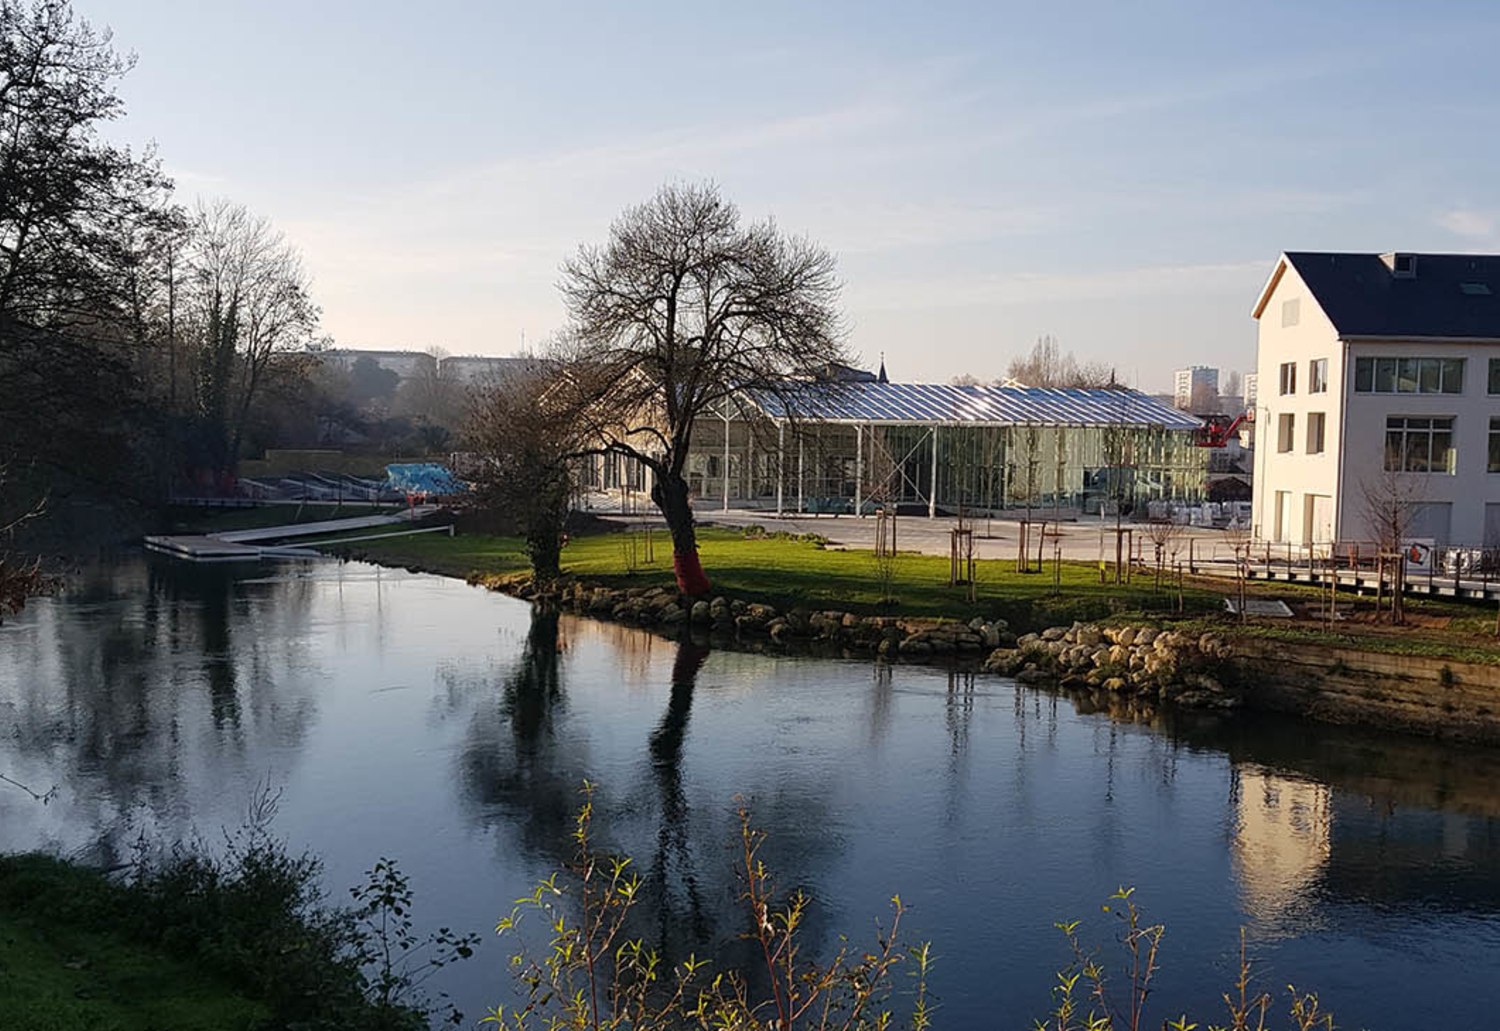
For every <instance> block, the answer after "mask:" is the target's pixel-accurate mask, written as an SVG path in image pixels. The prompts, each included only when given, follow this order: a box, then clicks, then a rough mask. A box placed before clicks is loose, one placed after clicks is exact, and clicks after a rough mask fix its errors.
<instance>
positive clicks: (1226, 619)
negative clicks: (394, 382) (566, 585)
mask: <svg viewBox="0 0 1500 1031" xmlns="http://www.w3.org/2000/svg"><path fill="white" fill-rule="evenodd" d="M652 544H653V550H654V561H648V560H647V551H646V542H645V535H644V534H642V533H639V532H636V533H605V534H593V535H590V536H587V537H578V538H575V539H574V540H573V541H571V542H570V543H569V544H568V546H567V547H566V548H565V549H564V550H563V561H562V567H563V572H564V574H565V576H568V577H571V578H574V579H581V580H585V581H587V582H589V583H590V584H597V585H600V586H606V587H611V588H637V587H639V588H646V589H652V588H657V587H669V586H671V584H672V583H673V579H672V572H671V556H670V545H669V543H668V542H667V540H666V538H665V535H664V534H662V533H660V532H658V533H657V534H656V535H655V537H654V540H653V542H652ZM699 544H700V551H699V553H700V556H701V558H702V561H703V566H704V568H705V569H706V570H707V571H708V574H709V576H710V577H711V578H712V579H713V583H714V593H722V594H724V595H726V596H728V597H730V598H735V599H739V600H742V601H744V602H746V603H760V604H769V605H773V606H775V607H777V608H778V609H780V610H783V611H793V610H797V609H801V610H805V611H815V610H820V609H829V608H838V609H841V610H843V611H847V612H854V613H856V614H858V615H900V616H904V617H912V618H923V619H946V620H951V621H957V622H964V623H967V622H969V621H970V620H972V619H974V618H976V617H981V618H986V619H993V618H1003V619H1005V620H1006V621H1007V622H1008V623H1009V624H1010V626H1011V627H1012V629H1014V630H1015V631H1016V632H1017V633H1026V632H1030V631H1041V630H1044V629H1047V628H1048V627H1052V626H1059V625H1063V626H1067V625H1071V624H1072V623H1074V622H1093V621H1099V620H1113V621H1118V620H1122V619H1134V620H1137V621H1145V622H1149V623H1151V624H1152V625H1154V626H1156V627H1158V628H1159V629H1166V628H1176V629H1185V630H1188V631H1190V632H1192V633H1194V634H1198V635H1201V634H1203V633H1207V632H1210V631H1213V632H1222V633H1227V634H1231V635H1232V636H1234V637H1235V638H1241V637H1247V636H1248V637H1255V638H1258V639H1261V640H1265V641H1269V642H1277V643H1279V644H1281V645H1283V646H1285V647H1288V648H1303V647H1329V646H1331V647H1338V648H1350V649H1362V650H1366V651H1372V652H1378V653H1380V654H1384V655H1400V656H1413V657H1421V658H1431V659H1440V660H1453V661H1458V662H1465V663H1474V664H1481V665H1497V666H1500V639H1497V637H1496V636H1495V625H1496V620H1495V613H1494V611H1493V610H1492V609H1489V608H1487V607H1485V606H1481V605H1478V604H1475V603H1470V602H1462V601H1452V600H1447V599H1433V598H1408V599H1407V606H1406V612H1407V621H1406V623H1405V624H1403V625H1401V626H1391V625H1390V624H1389V623H1387V622H1384V621H1382V619H1381V618H1380V615H1379V613H1377V612H1376V611H1375V605H1374V599H1372V598H1366V597H1359V596H1356V595H1353V594H1347V593H1346V594H1341V595H1340V596H1339V598H1338V608H1339V618H1338V619H1337V620H1336V621H1335V622H1333V623H1332V624H1331V629H1330V625H1329V624H1328V623H1326V622H1325V621H1324V619H1323V599H1322V598H1320V595H1319V591H1318V590H1317V589H1316V588H1312V587H1307V586H1301V585H1296V584H1289V583H1280V582H1263V581H1251V582H1250V583H1249V584H1247V594H1248V595H1249V596H1250V597H1251V598H1258V599H1266V600H1277V601H1282V602H1284V603H1286V605H1287V606H1288V608H1289V609H1290V611H1291V613H1292V615H1291V617H1290V618H1284V619H1275V618H1254V617H1252V618H1251V619H1250V620H1249V621H1248V622H1241V621H1240V620H1238V619H1237V618H1234V617H1231V616H1229V615H1228V614H1227V613H1226V612H1225V610H1224V602H1225V599H1226V598H1229V597H1230V596H1231V595H1232V594H1233V593H1234V591H1235V584H1234V582H1233V581H1230V580H1226V579H1224V578H1222V577H1213V576H1198V577H1191V576H1189V577H1184V580H1183V584H1182V588H1181V592H1180V597H1181V601H1182V611H1181V612H1178V611H1177V606H1178V598H1179V591H1178V588H1177V586H1176V585H1175V584H1174V583H1167V582H1164V583H1163V585H1162V588H1161V589H1159V590H1158V589H1157V588H1156V586H1155V573H1154V571H1152V570H1140V569H1137V570H1135V571H1134V573H1133V575H1132V578H1131V581H1130V582H1129V583H1125V584H1114V583H1100V582H1099V581H1100V575H1099V569H1098V568H1097V566H1096V565H1094V564H1091V563H1084V562H1063V563H1062V564H1061V566H1060V568H1059V569H1058V570H1056V571H1054V568H1053V565H1052V563H1050V562H1049V563H1048V564H1047V566H1046V569H1045V571H1044V572H1042V573H1018V572H1016V568H1015V562H1014V561H1008V560H996V559H985V560H979V561H976V563H975V569H976V580H977V583H976V586H975V600H974V601H973V602H970V601H969V599H968V589H967V588H966V587H950V586H948V576H949V562H948V559H947V558H945V557H942V556H933V555H918V554H908V553H905V552H903V553H901V554H900V555H899V556H897V558H896V560H895V562H894V563H893V565H892V568H891V571H890V582H891V594H892V595H893V600H891V601H889V602H885V601H883V600H882V598H883V595H884V594H885V589H884V587H883V586H882V580H881V571H880V569H879V568H878V565H877V563H876V562H875V560H874V558H873V556H871V555H870V553H869V552H861V551H853V550H851V551H839V550H834V549H831V548H829V549H825V548H823V547H822V546H821V544H822V539H821V538H818V537H814V536H808V537H791V536H787V535H778V534H772V535H760V534H755V533H753V532H752V533H751V534H749V535H747V534H746V533H743V532H740V531H737V530H729V529H719V528H708V527H706V528H704V529H702V530H700V533H699ZM327 547H328V550H330V551H332V552H333V553H336V554H343V555H345V556H347V557H350V558H362V559H366V560H368V561H371V562H377V563H380V564H383V565H390V566H397V567H400V568H404V569H411V570H414V571H420V572H430V573H439V574H442V575H445V576H453V577H459V578H462V579H466V580H469V581H472V582H487V581H494V580H497V579H503V578H505V577H513V576H524V575H525V573H526V571H527V568H528V566H527V560H526V553H525V547H524V544H523V542H522V541H521V539H520V538H517V537H500V536H492V535H488V534H474V533H460V534H458V535H457V536H455V537H452V538H449V537H445V536H440V535H427V536H421V537H407V538H394V539H390V540H383V541H370V542H366V543H362V544H359V545H355V546H350V547H348V548H344V549H340V548H338V547H337V545H327ZM1055 574H1056V575H1055ZM1168 579H1170V577H1168Z"/></svg>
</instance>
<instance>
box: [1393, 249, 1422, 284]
mask: <svg viewBox="0 0 1500 1031" xmlns="http://www.w3.org/2000/svg"><path fill="white" fill-rule="evenodd" d="M1391 276H1392V277H1393V278H1395V279H1416V278H1417V256H1416V255H1415V254H1395V255H1392V256H1391Z"/></svg>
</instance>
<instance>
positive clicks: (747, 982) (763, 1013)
mask: <svg viewBox="0 0 1500 1031" xmlns="http://www.w3.org/2000/svg"><path fill="white" fill-rule="evenodd" d="M594 790H595V787H594V785H592V784H589V783H588V782H585V783H584V786H583V794H584V802H583V805H582V806H581V807H580V809H579V811H578V817H577V820H576V823H575V827H574V831H573V841H574V846H575V849H574V856H573V859H572V861H571V862H570V863H569V864H568V865H567V866H566V867H565V868H564V869H563V870H561V871H558V872H557V873H554V874H552V875H551V876H550V877H547V878H546V879H545V880H543V881H541V882H540V883H538V884H537V886H536V889H535V891H534V892H533V893H532V894H531V895H530V896H528V897H527V898H524V899H522V900H521V901H520V902H519V903H518V904H517V906H516V908H515V909H513V910H512V911H511V913H510V914H509V915H508V916H506V917H504V918H503V919H501V920H500V922H499V924H498V926H497V927H496V930H497V932H498V933H499V934H501V935H513V934H516V933H517V931H518V929H519V928H520V926H521V924H522V921H523V919H524V917H525V914H527V913H535V914H538V915H539V916H540V917H541V918H542V920H543V921H544V922H545V924H546V927H547V929H548V934H549V936H550V942H549V950H548V951H547V952H546V954H545V955H542V956H540V957H536V956H532V955H530V954H528V952H527V950H526V949H525V948H524V947H520V948H519V949H518V951H517V952H516V954H515V957H514V958H513V959H512V961H511V965H512V967H513V968H514V969H515V970H516V971H517V976H518V978H519V980H520V983H521V985H522V987H523V988H524V990H525V1000H526V1001H525V1002H524V1003H522V1004H521V1005H519V1006H517V1007H515V1008H512V1009H507V1008H506V1007H503V1006H499V1007H494V1008H492V1009H491V1010H490V1011H489V1014H488V1016H486V1017H485V1018H484V1019H483V1020H482V1021H481V1023H482V1024H486V1025H489V1026H491V1027H492V1028H494V1029H495V1031H525V1029H528V1028H533V1027H535V1028H545V1029H548V1031H560V1029H576V1031H585V1029H609V1031H624V1029H629V1031H678V1029H683V1031H687V1029H697V1031H773V1029H776V1031H780V1029H787V1028H793V1027H798V1028H803V1029H806V1031H834V1029H837V1031H892V1029H894V1028H897V1027H907V1028H910V1029H912V1031H929V1029H931V1028H932V1027H933V1026H934V1023H933V1014H934V1010H935V1006H934V1004H933V1002H932V999H931V994H930V991H929V988H928V978H929V976H930V974H931V972H932V969H933V964H934V956H933V952H932V947H931V943H929V942H920V943H915V944H911V945H906V944H903V943H901V941H900V940H899V935H898V932H899V930H900V925H901V919H902V917H903V916H904V914H905V913H906V907H905V906H904V905H903V904H902V902H901V899H900V896H894V897H893V898H892V899H891V904H892V913H893V915H892V919H891V924H890V928H889V930H886V931H881V930H878V929H877V933H876V941H875V943H874V945H873V946H872V947H871V948H869V949H866V950H855V949H854V948H853V947H852V946H851V945H850V944H849V940H848V939H847V938H840V939H839V941H840V942H841V943H842V944H841V945H840V947H839V950H838V951H837V952H836V953H835V954H834V955H833V956H831V957H828V958H826V959H825V960H823V961H822V962H819V961H817V960H813V959H808V958H806V957H805V956H804V955H803V954H802V953H801V951H800V945H801V936H802V929H803V919H804V916H805V915H806V913H807V912H808V907H809V905H810V903H811V901H812V900H811V899H810V898H809V897H808V896H807V895H806V894H804V893H803V892H800V891H798V892H793V893H792V894H790V895H788V896H784V897H777V895H776V893H775V890H774V885H773V881H772V876H771V873H770V871H769V870H768V869H767V868H766V866H765V864H764V863H763V862H761V860H760V859H759V858H758V854H759V852H760V848H761V845H762V844H763V842H764V841H765V835H764V834H763V833H762V832H760V831H757V830H756V829H755V828H754V827H753V825H752V823H751V819H750V814H749V811H748V809H747V808H746V807H745V805H744V804H743V803H740V805H739V807H738V813H739V822H740V840H739V842H738V846H739V847H738V849H737V853H738V856H739V859H738V861H737V863H736V867H737V872H738V875H739V881H740V886H741V895H740V899H741V901H742V902H743V903H744V906H745V916H746V927H747V932H746V934H745V935H744V937H745V938H747V939H749V940H750V941H751V943H752V944H753V945H754V946H755V948H754V949H753V950H752V951H753V952H754V953H755V954H756V955H758V956H759V957H762V959H763V962H764V969H754V970H752V969H723V968H718V969H711V968H710V963H709V961H708V960H707V959H703V958H699V957H697V956H692V955H690V956H688V957H687V958H686V959H685V960H683V961H682V962H680V963H678V964H677V965H676V966H674V967H671V968H670V969H668V968H666V967H665V966H664V965H663V962H662V960H661V956H660V954H659V952H658V951H657V950H656V949H654V948H652V947H651V946H649V945H648V944H647V943H646V942H645V940H644V939H642V938H638V937H632V936H631V935H630V933H629V930H628V928H629V926H630V923H629V918H630V914H631V912H632V910H633V909H634V908H635V906H636V905H637V904H638V902H639V898H640V893H641V880H640V878H639V877H638V876H637V875H636V874H635V873H634V871H633V869H632V867H631V861H630V859H629V858H628V857H625V856H614V855H610V854H607V853H605V852H602V851H600V850H599V849H597V848H596V847H595V845H594V844H593V794H594ZM1134 896H1135V890H1134V889H1133V888H1121V889H1120V890H1119V891H1117V892H1116V893H1115V894H1114V895H1113V896H1111V897H1110V899H1109V900H1108V902H1107V903H1106V904H1105V906H1104V907H1103V908H1104V911H1105V912H1106V913H1110V914H1113V915H1114V916H1115V917H1117V918H1118V920H1119V928H1120V934H1119V937H1118V944H1119V945H1120V948H1121V951H1122V953H1123V957H1122V958H1123V963H1122V964H1121V967H1122V974H1121V976H1120V978H1119V980H1118V982H1117V981H1116V978H1115V976H1114V975H1112V974H1111V973H1110V972H1109V971H1108V969H1107V966H1106V963H1105V961H1103V960H1101V959H1100V958H1099V955H1098V950H1089V949H1087V948H1086V947H1085V946H1084V944H1083V943H1082V941H1081V939H1080V937H1079V933H1078V929H1079V926H1080V924H1079V922H1078V921H1073V922H1071V923H1060V924H1057V925H1056V926H1057V928H1058V929H1059V930H1060V931H1061V932H1062V933H1063V935H1064V937H1065V939H1066V941H1067V944H1068V949H1069V951H1070V952H1071V955H1072V962H1071V963H1070V964H1069V965H1068V966H1067V967H1065V968H1064V969H1062V970H1060V971H1059V972H1058V974H1057V981H1056V984H1054V985H1053V986H1052V988H1051V996H1052V1001H1051V1009H1050V1011H1049V1012H1048V1013H1047V1016H1046V1017H1045V1018H1043V1019H1041V1020H1037V1021H1034V1023H1033V1027H1034V1029H1035V1031H1145V1029H1146V1028H1157V1027H1160V1028H1162V1029H1163V1031H1194V1029H1197V1028H1199V1027H1200V1025H1199V1024H1197V1023H1195V1022H1193V1021H1190V1020H1188V1018H1187V1016H1186V1015H1181V1016H1178V1017H1176V1018H1171V1017H1156V1016H1152V1017H1148V1016H1147V1005H1146V1004H1147V999H1148V997H1149V996H1150V995H1151V993H1152V983H1153V981H1154V980H1155V977H1156V974H1157V973H1158V971H1159V966H1158V963H1157V960H1158V951H1159V948H1160V945H1161V940H1162V937H1163V935H1164V934H1165V932H1166V929H1165V927H1164V926H1163V925H1161V924H1148V923H1147V922H1146V920H1145V918H1144V915H1143V913H1142V911H1141V910H1140V908H1139V907H1138V905H1137V903H1136V901H1135V898H1134ZM903 963H904V964H907V965H908V967H909V977H908V978H907V981H909V985H908V987H907V989H906V990H905V991H901V990H898V984H897V976H896V975H897V973H898V968H900V967H901V964H903ZM754 965H756V966H758V965H759V961H757V962H756V963H755V964H754ZM1252 967H1253V964H1252V961H1251V959H1250V957H1249V954H1248V950H1247V948H1246V944H1245V934H1244V931H1243V930H1241V932H1240V962H1239V968H1238V977H1237V979H1236V980H1235V982H1234V984H1233V985H1232V986H1231V988H1230V990H1229V991H1226V992H1225V993H1224V996H1223V998H1224V1002H1225V1005H1226V1007H1227V1009H1228V1022H1227V1023H1225V1024H1222V1025H1219V1024H1209V1025H1204V1026H1203V1027H1204V1031H1252V1029H1254V1031H1271V1028H1272V1024H1270V1023H1268V1022H1267V1021H1268V1018H1269V1014H1270V1010H1271V1006H1272V1005H1273V1001H1274V1000H1273V999H1272V997H1271V995H1270V994H1269V993H1266V992H1260V991H1255V990H1253V989H1252V985H1253V982H1254V980H1255V974H1254V971H1253V969H1252ZM1287 991H1288V992H1289V994H1290V998H1289V1003H1288V1014H1289V1016H1290V1018H1291V1020H1290V1024H1289V1025H1288V1028H1289V1031H1333V1028H1334V1022H1333V1017H1332V1015H1331V1014H1328V1013H1326V1012H1324V1011H1323V1009H1322V1005H1321V1003H1320V1002H1319V1000H1318V997H1317V996H1316V995H1314V994H1310V993H1305V992H1298V991H1297V990H1296V989H1295V988H1292V987H1288V989H1287ZM898 999H899V1006H898V1005H897V1004H896V1001H897V1000H898ZM898 1008H899V1009H900V1010H901V1011H902V1016H901V1017H899V1018H898V1016H897V1015H896V1012H895V1011H896V1009H898ZM1001 1022H1002V1023H1004V1021H1001Z"/></svg>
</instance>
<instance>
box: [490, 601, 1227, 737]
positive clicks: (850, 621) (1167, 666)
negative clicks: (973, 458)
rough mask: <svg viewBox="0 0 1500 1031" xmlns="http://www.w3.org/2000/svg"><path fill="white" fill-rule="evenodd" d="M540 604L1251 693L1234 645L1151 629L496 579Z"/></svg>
mask: <svg viewBox="0 0 1500 1031" xmlns="http://www.w3.org/2000/svg"><path fill="white" fill-rule="evenodd" d="M490 586H491V587H493V588H495V589H498V590H505V591H508V592H510V593H513V594H515V595H517V596H518V597H521V598H526V599H529V600H532V601H535V602H538V603H540V604H556V605H563V606H566V607H570V608H572V609H574V610H575V611H577V612H580V613H584V614H587V615H590V616H594V617H596V618H599V619H608V620H613V621H616V622H621V623H630V624H634V625H636V626H643V627H651V628H655V629H658V630H661V631H663V632H669V633H670V632H675V631H677V630H680V629H682V628H689V629H694V630H703V631H707V632H709V633H712V634H717V635H724V636H731V637H734V638H737V639H739V640H747V639H749V640H762V641H765V640H768V641H770V642H772V643H774V644H779V645H786V646H791V645H793V644H796V643H799V642H806V643H817V644H836V645H838V646H840V647H841V648H842V649H844V650H846V651H849V652H853V653H867V654H872V655H882V656H886V657H887V658H893V659H903V660H908V661H917V662H920V661H923V660H932V659H937V658H943V657H948V656H967V657H972V658H974V659H975V660H976V661H977V660H980V659H982V660H983V668H984V669H986V670H988V671H990V672H993V673H997V674H1000V675H1002V676H1011V677H1015V678H1016V679H1017V680H1018V681H1020V682H1022V683H1029V684H1051V685H1056V686H1059V687H1065V688H1073V687H1078V688H1088V689H1094V690H1099V689H1102V690H1104V691H1110V692H1117V693H1120V694H1128V695H1137V696H1140V697H1141V698H1142V699H1149V700H1151V701H1166V702H1172V703H1175V704H1177V705H1186V706H1195V707H1200V708H1215V709H1229V708H1234V707H1236V706H1238V705H1239V704H1241V702H1242V701H1243V695H1242V694H1241V692H1240V691H1238V690H1237V689H1236V688H1235V686H1234V680H1235V678H1234V676H1233V671H1232V667H1231V666H1230V665H1229V664H1228V663H1226V662H1224V661H1222V660H1225V659H1228V658H1229V657H1230V652H1229V648H1228V646H1227V644H1226V643H1225V641H1224V640H1223V638H1221V637H1220V636H1219V635H1217V634H1203V635H1201V636H1196V635H1187V634H1183V633H1178V632H1174V631H1160V630H1156V629H1153V628H1151V627H1098V626H1093V625H1088V624H1075V625H1073V626H1071V627H1061V626H1059V627H1051V628H1049V629H1047V630H1043V631H1042V632H1040V633H1031V634H1026V635H1025V636H1024V637H1020V638H1017V637H1016V635H1015V634H1014V633H1012V632H1011V630H1010V627H1009V626H1008V625H1007V624H1006V622H1005V620H1003V619H993V620H986V619H980V618H976V619H973V620H971V621H969V622H968V623H960V622H954V621H944V620H932V619H912V618H907V617H902V616H863V615H859V614H857V613H853V612H843V611H840V610H836V609H829V610H822V611H815V612H804V611H800V610H799V611H789V612H782V611H778V610H777V609H776V608H775V607H774V606H771V605H765V604H760V603H757V602H746V601H743V600H740V599H731V598H727V597H724V596H722V595H721V596H717V597H712V598H703V599H697V600H694V599H690V598H685V597H683V596H681V595H679V594H678V593H677V592H676V591H675V590H672V589H671V588H667V587H653V588H644V587H633V588H610V587H601V586H593V585H589V584H585V583H582V582H576V581H575V582H573V583H570V584H566V585H551V586H538V585H534V584H531V583H527V582H524V581H520V582H518V581H505V580H501V581H496V582H493V583H491V584H490Z"/></svg>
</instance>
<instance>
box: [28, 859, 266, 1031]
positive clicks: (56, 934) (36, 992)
mask: <svg viewBox="0 0 1500 1031" xmlns="http://www.w3.org/2000/svg"><path fill="white" fill-rule="evenodd" d="M120 890H121V889H119V888H118V887H117V886H116V885H114V884H112V883H111V882H110V881H109V880H107V879H106V878H105V877H104V876H103V875H102V874H100V873H97V872H95V871H92V870H87V869H82V868H79V867H75V866H70V865H68V864H66V863H63V862H61V861H59V860H55V859H50V858H47V857H45V856H36V855H23V856H4V857H0V999H3V1000H4V1002H3V1003H0V1010H3V1015H0V1026H3V1027H4V1028H6V1029H7V1031H11V1029H14V1031H73V1029H79V1031H82V1029H84V1028H87V1029H90V1031H98V1029H111V1031H136V1029H139V1031H151V1029H165V1028H171V1029H175V1031H197V1029H200V1028H201V1029H203V1031H209V1029H214V1031H237V1029H241V1028H243V1029H250V1028H255V1027H258V1026H261V1025H262V1024H263V1023H264V1022H265V1021H266V1020H267V1019H268V1017H269V1015H270V1014H269V1011H268V1010H267V1009H266V1008H265V1007H264V1006H262V1005H260V1004H258V1003H255V1002H252V1001H250V1000H248V999H246V998H245V997H244V996H243V995H240V994H239V993H237V992H235V991H234V990H232V989H231V988H229V987H227V986H226V985H224V984H223V983H222V982H220V981H218V980H216V979H214V978H213V977H211V976H209V975H207V974H205V973H203V972H202V970H201V966H200V965H198V964H193V963H186V962H183V961H181V960H178V959H174V958H172V957H170V956H168V955H166V954H164V953H162V952H161V951H159V950H157V949H155V948H152V947H150V946H146V945H142V944H140V943H138V942H133V941H131V940H129V939H128V938H126V937H124V936H122V935H121V934H119V933H117V932H115V931H113V930H112V929H111V924H112V921H111V919H110V912H111V910H112V909H113V905H112V902H113V898H114V896H115V894H116V893H117V892H118V891H120Z"/></svg>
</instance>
